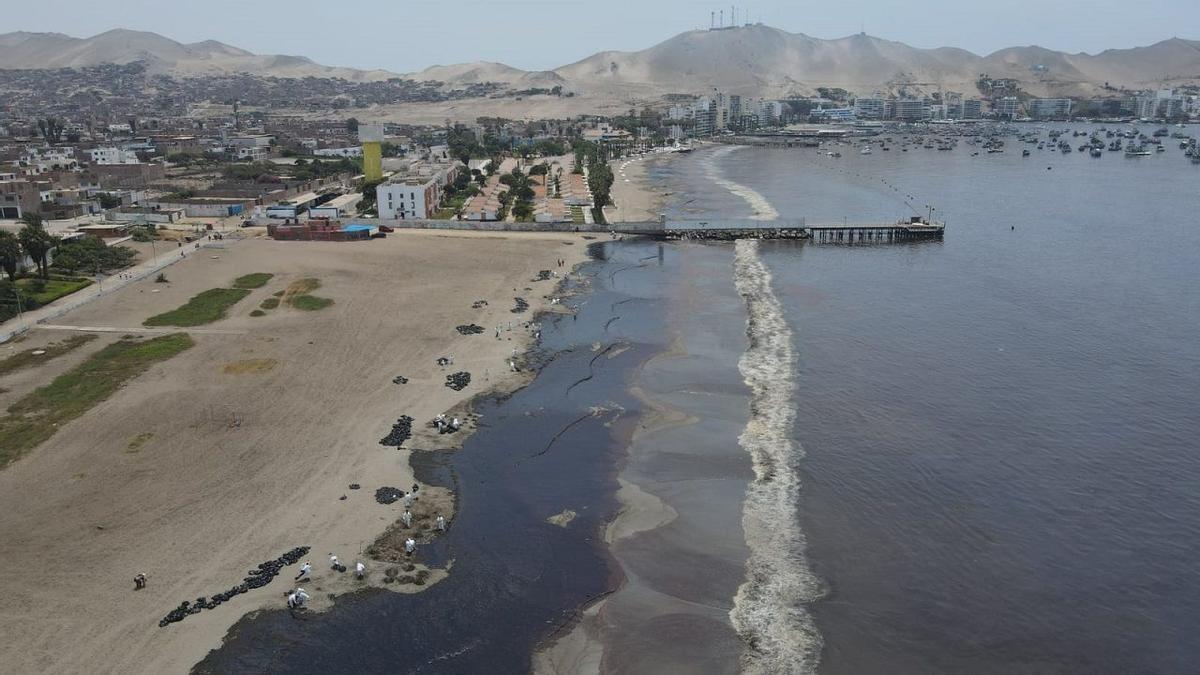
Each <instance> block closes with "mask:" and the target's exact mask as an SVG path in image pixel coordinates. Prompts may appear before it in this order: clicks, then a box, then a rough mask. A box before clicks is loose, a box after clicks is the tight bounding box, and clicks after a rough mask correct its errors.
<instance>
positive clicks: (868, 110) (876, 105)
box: [854, 97, 887, 120]
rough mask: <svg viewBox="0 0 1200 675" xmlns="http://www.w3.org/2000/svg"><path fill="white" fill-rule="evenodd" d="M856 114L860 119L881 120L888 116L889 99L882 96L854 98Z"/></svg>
mask: <svg viewBox="0 0 1200 675" xmlns="http://www.w3.org/2000/svg"><path fill="white" fill-rule="evenodd" d="M854 115H855V116H856V117H858V119H860V120H881V119H885V118H886V117H887V101H886V100H885V99H883V98H882V97H872V98H856V99H854Z"/></svg>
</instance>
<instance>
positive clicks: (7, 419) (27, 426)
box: [0, 333, 195, 468]
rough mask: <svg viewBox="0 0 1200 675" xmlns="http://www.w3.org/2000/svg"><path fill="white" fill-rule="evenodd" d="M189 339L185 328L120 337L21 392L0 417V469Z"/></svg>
mask: <svg viewBox="0 0 1200 675" xmlns="http://www.w3.org/2000/svg"><path fill="white" fill-rule="evenodd" d="M193 344H195V343H194V342H193V341H192V338H191V337H190V336H189V335H187V334H186V333H174V334H171V335H162V336H160V337H156V338H153V339H151V340H130V339H122V340H119V341H117V342H114V343H112V344H110V345H108V346H107V347H105V348H104V349H101V350H100V351H98V352H96V353H95V354H93V355H92V356H90V357H89V358H88V359H87V360H86V361H84V362H83V363H81V364H79V365H78V366H76V367H75V368H73V369H71V370H70V371H68V372H66V373H63V374H62V375H59V376H58V377H56V378H54V381H53V382H51V383H50V384H48V385H46V386H44V387H40V388H38V389H35V390H34V391H32V392H30V393H29V394H27V395H25V396H24V397H22V398H21V399H20V400H18V401H17V402H16V403H13V404H12V405H11V406H9V407H8V414H7V415H5V416H4V417H0V468H2V467H4V466H7V465H8V464H9V463H11V462H12V461H14V460H16V459H17V458H19V457H20V456H21V455H23V454H25V453H26V452H28V451H30V450H32V449H34V448H36V447H37V446H38V445H40V444H41V443H43V442H44V441H46V440H47V439H49V438H50V437H51V436H53V435H54V433H55V432H56V431H58V428H59V427H60V426H62V425H64V424H66V423H67V422H70V421H71V420H73V419H75V418H77V417H79V416H81V415H83V414H84V413H86V412H87V411H89V410H91V409H92V408H93V407H94V406H95V405H96V404H98V403H100V402H101V401H104V400H105V399H107V398H108V397H109V396H112V395H113V394H114V393H115V392H116V391H117V390H118V389H120V388H121V387H122V386H124V384H125V383H126V382H128V381H129V380H132V379H133V378H135V377H137V376H138V375H141V374H142V373H144V372H145V371H147V370H149V369H150V367H151V366H153V365H154V364H156V363H158V362H160V361H165V360H167V359H169V358H171V357H172V356H175V355H176V354H178V353H179V352H182V351H184V350H185V349H188V348H190V347H191V346H192V345H193Z"/></svg>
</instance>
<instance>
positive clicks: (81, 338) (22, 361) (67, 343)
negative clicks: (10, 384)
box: [0, 333, 96, 375]
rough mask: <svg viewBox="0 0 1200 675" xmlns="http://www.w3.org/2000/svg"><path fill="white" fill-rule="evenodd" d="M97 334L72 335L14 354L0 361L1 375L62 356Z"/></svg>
mask: <svg viewBox="0 0 1200 675" xmlns="http://www.w3.org/2000/svg"><path fill="white" fill-rule="evenodd" d="M95 339H96V336H95V335H91V334H87V333H85V334H81V335H72V336H71V337H69V338H67V339H65V340H63V341H61V342H51V343H50V344H48V345H46V346H45V347H42V348H41V349H26V350H25V351H23V352H17V353H16V354H13V355H12V356H10V357H8V358H6V359H4V360H2V361H0V375H8V374H9V373H12V372H16V371H18V370H21V369H22V368H28V367H29V366H35V365H38V364H40V363H45V362H46V361H49V360H50V359H53V358H55V357H56V356H62V355H63V354H66V353H67V352H70V351H73V350H75V349H77V348H79V347H82V346H83V345H85V344H87V343H89V342H91V341H92V340H95ZM39 351H40V352H45V353H44V354H34V352H39Z"/></svg>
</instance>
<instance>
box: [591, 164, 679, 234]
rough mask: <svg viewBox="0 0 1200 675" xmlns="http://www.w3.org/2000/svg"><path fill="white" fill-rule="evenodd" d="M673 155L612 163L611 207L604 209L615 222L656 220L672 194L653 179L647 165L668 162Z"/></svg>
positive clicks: (607, 215)
mask: <svg viewBox="0 0 1200 675" xmlns="http://www.w3.org/2000/svg"><path fill="white" fill-rule="evenodd" d="M672 156H673V155H671V154H661V155H647V156H645V157H637V158H631V159H617V160H613V161H612V163H611V164H612V171H613V177H614V180H613V186H612V200H613V205H612V206H606V207H605V208H604V214H605V217H606V218H607V219H608V221H609V222H612V223H629V222H639V221H657V220H658V219H659V216H661V215H662V212H663V207H664V206H665V205H666V203H667V199H668V198H669V196H670V195H668V194H666V191H667V190H668V188H667V186H666V185H665V184H663V183H660V182H658V181H654V180H653V179H651V177H650V175H649V172H648V171H647V166H646V163H647V162H650V161H665V160H666V159H667V158H670V157H672Z"/></svg>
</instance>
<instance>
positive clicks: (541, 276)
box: [533, 270, 550, 281]
mask: <svg viewBox="0 0 1200 675" xmlns="http://www.w3.org/2000/svg"><path fill="white" fill-rule="evenodd" d="M549 278H550V270H541V271H540V272H538V273H537V276H536V277H534V279H533V280H534V281H546V280H548V279H549Z"/></svg>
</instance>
